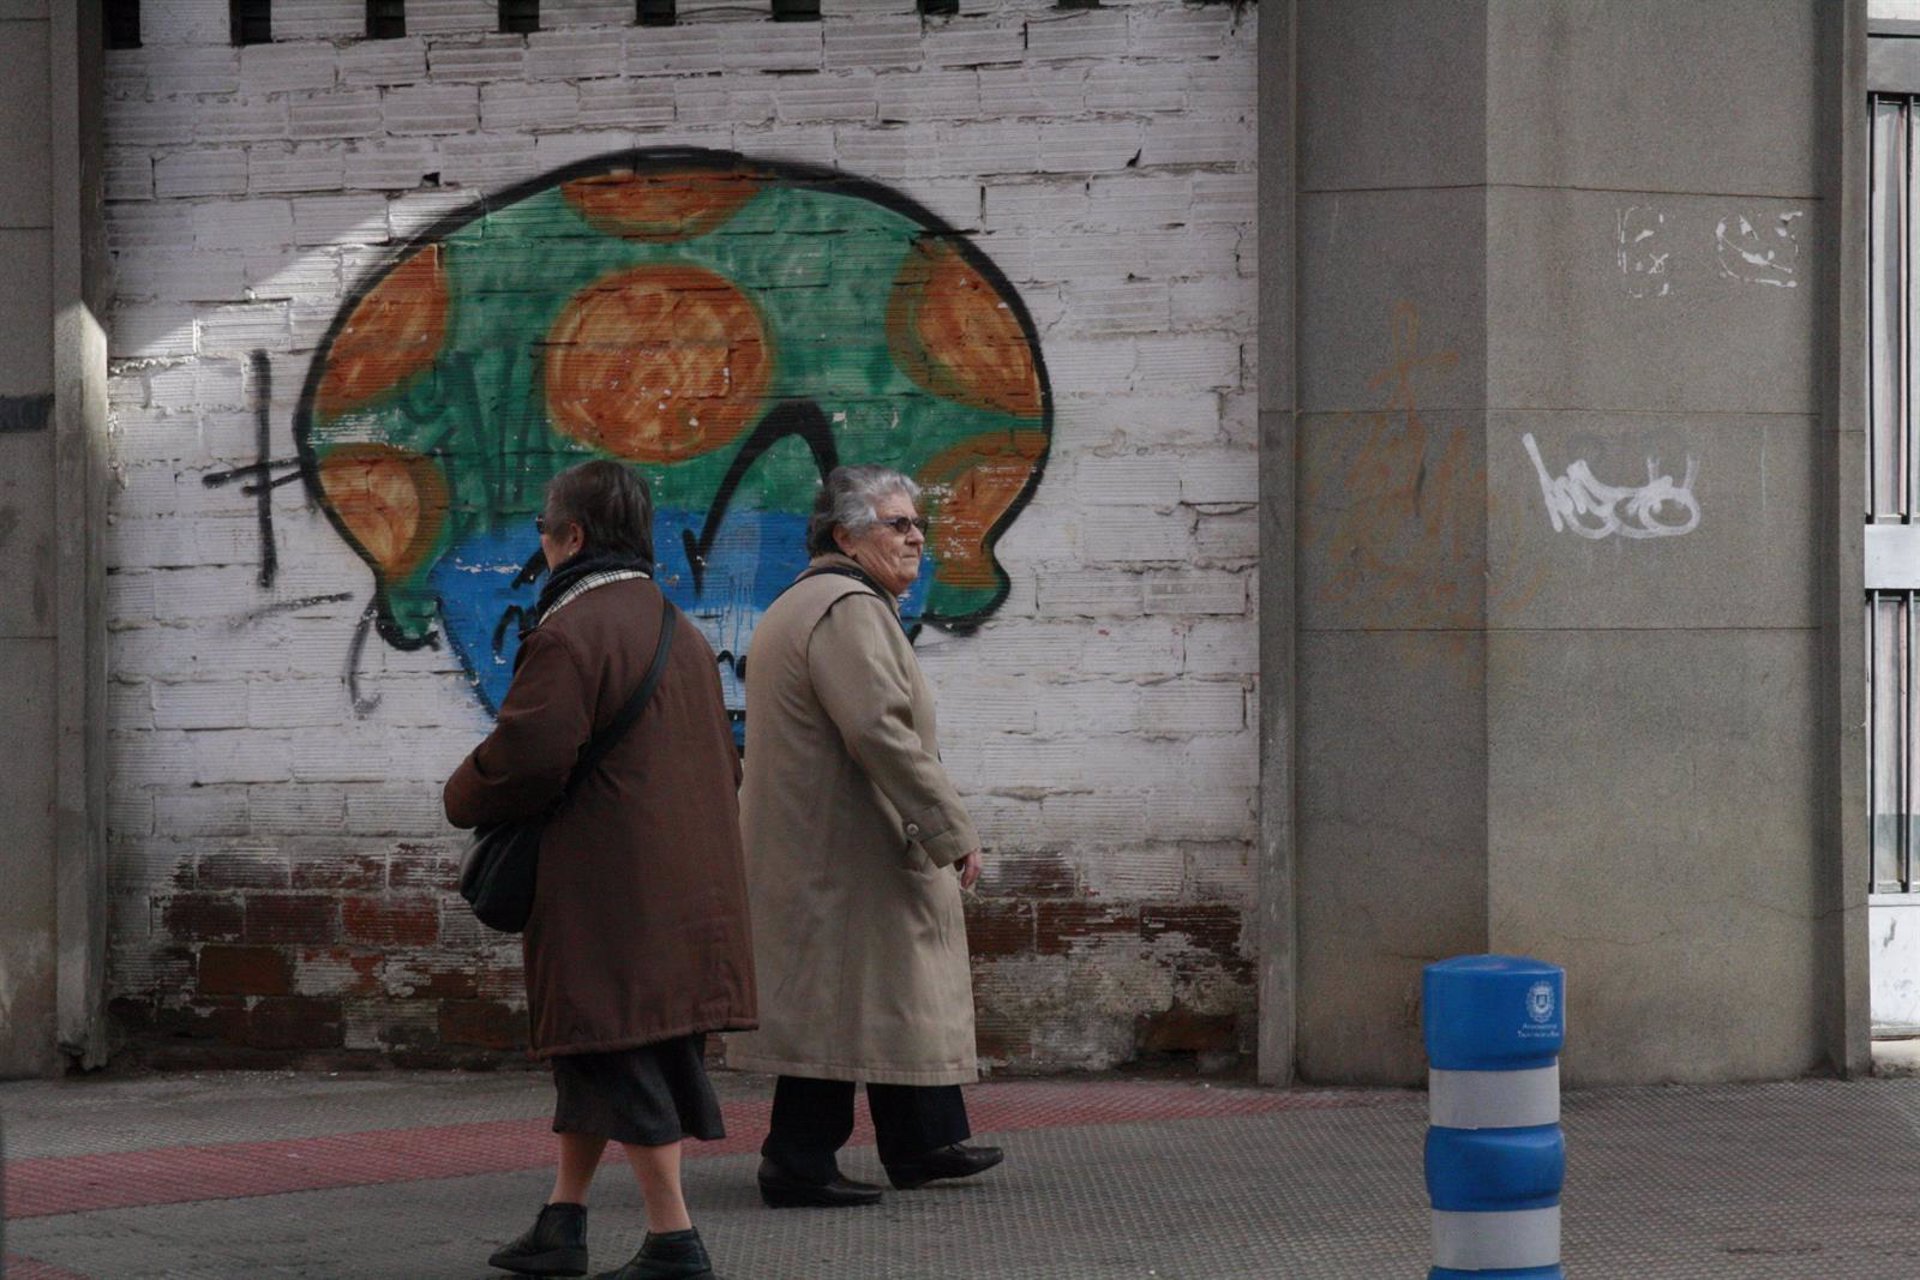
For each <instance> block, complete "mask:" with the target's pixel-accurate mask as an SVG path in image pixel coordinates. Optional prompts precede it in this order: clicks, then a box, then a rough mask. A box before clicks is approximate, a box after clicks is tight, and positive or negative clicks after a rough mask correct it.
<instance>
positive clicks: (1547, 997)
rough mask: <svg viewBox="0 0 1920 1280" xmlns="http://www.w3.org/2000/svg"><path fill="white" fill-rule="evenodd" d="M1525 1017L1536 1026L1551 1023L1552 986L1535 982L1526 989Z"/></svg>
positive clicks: (1549, 983) (1548, 983)
mask: <svg viewBox="0 0 1920 1280" xmlns="http://www.w3.org/2000/svg"><path fill="white" fill-rule="evenodd" d="M1527 1016H1528V1017H1529V1018H1532V1019H1533V1021H1534V1023H1535V1024H1536V1025H1545V1024H1546V1023H1549V1022H1552V1021H1553V984H1552V983H1551V982H1536V983H1534V984H1533V986H1531V987H1529V988H1528V989H1527Z"/></svg>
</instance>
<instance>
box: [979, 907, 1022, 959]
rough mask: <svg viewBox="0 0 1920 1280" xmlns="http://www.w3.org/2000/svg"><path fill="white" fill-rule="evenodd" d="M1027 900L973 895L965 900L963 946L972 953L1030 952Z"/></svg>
mask: <svg viewBox="0 0 1920 1280" xmlns="http://www.w3.org/2000/svg"><path fill="white" fill-rule="evenodd" d="M1033 921H1034V911H1033V904H1032V903H1031V902H1014V901H1010V900H1008V899H1006V898H975V899H973V900H972V901H970V902H968V903H967V950H968V951H969V952H971V953H972V954H974V955H976V956H982V957H991V956H1024V955H1031V954H1033V936H1034V934H1033V930H1034V924H1033Z"/></svg>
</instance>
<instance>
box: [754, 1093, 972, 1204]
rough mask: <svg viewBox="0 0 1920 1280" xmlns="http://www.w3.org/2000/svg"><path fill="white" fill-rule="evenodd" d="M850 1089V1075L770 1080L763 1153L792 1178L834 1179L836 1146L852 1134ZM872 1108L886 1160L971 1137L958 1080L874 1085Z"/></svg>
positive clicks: (869, 1096) (876, 1139) (905, 1157)
mask: <svg viewBox="0 0 1920 1280" xmlns="http://www.w3.org/2000/svg"><path fill="white" fill-rule="evenodd" d="M853 1094H854V1083H853V1081H851V1080H811V1079H808V1078H806V1077H804V1076H781V1077H780V1078H779V1080H778V1081H776V1082H775V1084H774V1086H773V1121H772V1124H771V1125H770V1126H769V1128H768V1130H767V1140H766V1141H765V1142H763V1143H761V1144H760V1154H761V1155H763V1156H765V1157H766V1158H767V1159H769V1160H771V1161H773V1162H774V1163H775V1164H777V1165H779V1166H780V1167H781V1168H783V1169H785V1170H786V1171H787V1172H788V1173H791V1174H793V1175H794V1176H795V1177H798V1178H805V1179H806V1180H807V1181H809V1182H831V1181H833V1179H834V1178H836V1177H838V1176H839V1174H840V1164H839V1161H838V1160H836V1159H835V1158H834V1157H835V1153H836V1152H838V1151H839V1150H840V1148H841V1147H844V1146H846V1145H847V1139H848V1138H851V1137H852V1136H853ZM867 1112H868V1114H870V1115H871V1116H872V1117H873V1136H874V1143H875V1145H876V1146H878V1147H879V1149H880V1163H882V1164H896V1163H898V1162H900V1161H902V1160H908V1159H911V1158H912V1157H914V1156H917V1155H923V1154H925V1153H926V1152H928V1151H932V1150H934V1149H935V1148H937V1147H945V1146H950V1145H952V1144H953V1143H956V1142H965V1141H966V1140H967V1139H968V1138H970V1137H972V1136H973V1130H972V1129H971V1128H969V1127H968V1126H967V1103H966V1100H965V1099H964V1098H962V1097H961V1096H960V1086H959V1085H957V1084H946V1085H913V1084H870V1085H868V1086H867Z"/></svg>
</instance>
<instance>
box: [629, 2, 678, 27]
mask: <svg viewBox="0 0 1920 1280" xmlns="http://www.w3.org/2000/svg"><path fill="white" fill-rule="evenodd" d="M677 16H678V15H677V14H676V13H675V12H674V0H639V4H638V5H637V6H636V7H635V9H634V13H633V20H634V21H635V22H638V23H639V24H640V25H641V26H643V27H670V26H672V25H673V23H674V19H675V18H676V17H677Z"/></svg>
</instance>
